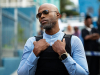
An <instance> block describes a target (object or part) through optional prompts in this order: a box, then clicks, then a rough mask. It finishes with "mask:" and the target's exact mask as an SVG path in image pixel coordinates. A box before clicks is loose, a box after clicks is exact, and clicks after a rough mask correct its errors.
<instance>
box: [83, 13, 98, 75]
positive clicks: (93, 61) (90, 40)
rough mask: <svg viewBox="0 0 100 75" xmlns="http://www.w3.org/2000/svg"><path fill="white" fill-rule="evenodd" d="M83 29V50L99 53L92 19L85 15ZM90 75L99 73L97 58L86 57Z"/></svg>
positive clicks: (96, 32) (96, 34) (96, 33)
mask: <svg viewBox="0 0 100 75" xmlns="http://www.w3.org/2000/svg"><path fill="white" fill-rule="evenodd" d="M85 26H86V27H85V28H84V29H83V30H82V37H83V41H84V49H85V50H86V51H99V44H98V39H99V34H98V31H97V29H96V28H93V27H92V18H91V17H90V16H89V15H87V16H86V18H85ZM87 62H88V66H89V71H90V75H98V72H99V57H97V56H87Z"/></svg>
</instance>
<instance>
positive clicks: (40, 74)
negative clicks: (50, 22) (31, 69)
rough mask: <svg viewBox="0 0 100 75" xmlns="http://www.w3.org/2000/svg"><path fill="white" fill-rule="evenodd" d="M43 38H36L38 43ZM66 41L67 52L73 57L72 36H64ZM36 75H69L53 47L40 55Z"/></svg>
mask: <svg viewBox="0 0 100 75" xmlns="http://www.w3.org/2000/svg"><path fill="white" fill-rule="evenodd" d="M42 38H43V36H36V41H38V40H40V39H42ZM63 38H65V40H66V47H65V49H66V51H67V52H68V53H69V54H70V55H71V35H66V34H65V35H64V37H63ZM39 56H40V58H39V59H38V62H37V69H36V72H35V75H69V73H68V71H67V68H66V67H65V65H64V64H63V63H62V62H61V60H60V59H59V55H58V54H57V53H56V52H54V50H53V49H52V46H49V47H48V48H47V49H46V50H44V51H43V52H41V53H40V54H39Z"/></svg>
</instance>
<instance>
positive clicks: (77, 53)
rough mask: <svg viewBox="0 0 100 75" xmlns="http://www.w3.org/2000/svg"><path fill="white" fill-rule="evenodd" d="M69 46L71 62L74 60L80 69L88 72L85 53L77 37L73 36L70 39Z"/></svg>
mask: <svg viewBox="0 0 100 75" xmlns="http://www.w3.org/2000/svg"><path fill="white" fill-rule="evenodd" d="M71 46H72V52H71V53H72V58H73V60H75V61H76V63H77V64H79V65H80V66H81V67H82V68H84V69H87V70H88V67H87V61H86V56H85V51H84V47H83V44H82V42H81V40H80V39H79V38H78V37H76V36H73V37H72V39H71ZM83 62H84V63H83Z"/></svg>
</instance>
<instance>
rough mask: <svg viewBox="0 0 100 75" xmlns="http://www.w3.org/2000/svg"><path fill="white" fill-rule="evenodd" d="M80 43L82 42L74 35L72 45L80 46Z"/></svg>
mask: <svg viewBox="0 0 100 75" xmlns="http://www.w3.org/2000/svg"><path fill="white" fill-rule="evenodd" d="M80 43H81V40H80V39H79V38H78V37H77V36H75V35H72V38H71V45H76V44H80Z"/></svg>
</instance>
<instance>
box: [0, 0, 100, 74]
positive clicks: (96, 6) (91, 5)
mask: <svg viewBox="0 0 100 75" xmlns="http://www.w3.org/2000/svg"><path fill="white" fill-rule="evenodd" d="M43 3H52V4H54V5H56V6H57V8H58V10H59V12H60V14H61V18H60V19H59V27H60V29H61V31H64V32H67V33H68V34H74V33H75V27H76V30H77V29H78V31H79V33H78V35H77V36H78V37H79V38H80V39H81V41H82V42H83V40H82V37H81V30H82V28H84V26H85V25H84V19H85V15H86V14H89V15H90V16H91V17H92V21H93V27H95V28H98V25H97V21H98V18H99V13H100V0H0V75H17V73H16V71H17V68H18V66H19V63H20V60H21V56H22V53H23V48H24V44H25V42H26V41H27V39H28V38H29V37H32V36H36V35H41V34H42V32H43V31H44V30H43V29H42V28H41V26H40V23H39V21H38V19H36V14H37V11H38V8H39V6H40V5H42V4H43ZM68 30H70V31H71V32H70V31H69V32H68ZM83 44H84V43H83ZM88 54H89V53H88ZM88 54H87V55H88ZM97 54H98V56H99V55H100V53H99V52H98V53H97ZM90 55H91V54H90ZM98 66H100V65H98ZM98 75H99V74H98Z"/></svg>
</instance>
